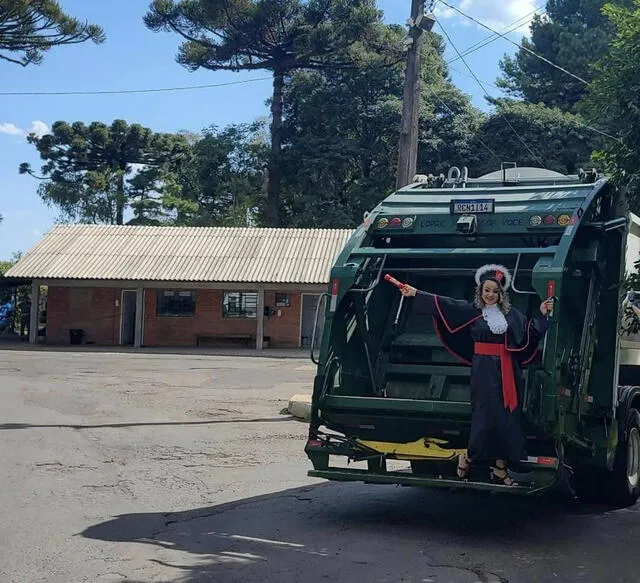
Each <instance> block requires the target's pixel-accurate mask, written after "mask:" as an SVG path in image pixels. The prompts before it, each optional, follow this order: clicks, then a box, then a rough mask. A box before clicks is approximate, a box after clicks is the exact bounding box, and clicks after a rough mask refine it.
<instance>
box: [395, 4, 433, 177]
mask: <svg viewBox="0 0 640 583" xmlns="http://www.w3.org/2000/svg"><path fill="white" fill-rule="evenodd" d="M424 5H425V0H411V17H410V18H409V20H408V21H407V24H408V25H409V35H408V36H407V38H406V40H405V46H406V47H407V68H406V72H405V77H404V92H403V95H402V122H401V127H400V145H399V148H398V174H397V177H396V188H402V187H403V186H406V185H407V184H409V182H410V181H411V180H412V179H413V177H414V176H415V174H416V165H417V162H418V122H419V112H420V64H421V56H422V33H423V32H425V31H430V30H431V29H432V28H433V25H434V24H435V22H436V19H435V17H434V16H433V15H432V14H425V13H424Z"/></svg>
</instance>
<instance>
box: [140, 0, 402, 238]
mask: <svg viewBox="0 0 640 583" xmlns="http://www.w3.org/2000/svg"><path fill="white" fill-rule="evenodd" d="M145 24H146V25H147V26H148V27H149V28H150V29H151V30H154V31H160V30H164V31H173V32H177V33H178V34H179V35H181V36H182V38H183V39H184V42H183V44H182V45H181V46H180V49H179V51H178V56H177V61H178V63H180V64H182V65H184V66H185V67H187V68H188V69H191V70H196V69H199V68H201V67H202V68H205V69H211V70H231V71H239V70H258V69H266V70H269V71H271V72H272V73H273V95H272V99H271V151H270V158H269V173H268V184H267V196H266V205H265V207H264V222H265V224H266V225H269V226H278V225H280V224H281V216H280V211H281V200H280V198H281V182H282V160H281V158H282V107H283V91H284V87H285V82H286V80H287V78H288V77H289V76H290V75H291V74H292V73H293V72H295V71H299V70H309V69H315V70H326V69H328V68H340V67H349V68H357V67H358V65H359V57H360V54H361V52H362V49H363V47H371V46H374V47H375V48H377V49H378V52H377V54H379V55H380V59H379V60H380V61H383V62H386V61H388V60H389V59H390V58H391V59H392V58H393V54H391V51H390V48H389V47H388V46H386V45H385V43H384V40H385V37H384V34H383V32H384V30H385V27H384V26H383V25H382V22H381V14H380V12H379V11H378V10H377V9H376V3H375V0H154V1H153V2H152V3H151V6H150V10H149V12H148V14H147V15H146V16H145Z"/></svg>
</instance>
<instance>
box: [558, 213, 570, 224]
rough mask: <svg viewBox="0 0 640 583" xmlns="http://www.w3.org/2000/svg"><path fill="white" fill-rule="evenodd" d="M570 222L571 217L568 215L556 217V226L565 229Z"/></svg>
mask: <svg viewBox="0 0 640 583" xmlns="http://www.w3.org/2000/svg"><path fill="white" fill-rule="evenodd" d="M570 221H571V217H570V216H569V215H560V216H559V217H558V224H559V225H560V226H561V227H566V226H567V225H568V224H569V222H570Z"/></svg>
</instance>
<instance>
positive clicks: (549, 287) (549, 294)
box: [547, 279, 556, 317]
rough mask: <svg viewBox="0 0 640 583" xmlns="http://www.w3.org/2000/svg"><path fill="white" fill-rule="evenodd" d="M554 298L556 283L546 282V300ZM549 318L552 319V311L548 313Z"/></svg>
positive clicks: (552, 281) (551, 280)
mask: <svg viewBox="0 0 640 583" xmlns="http://www.w3.org/2000/svg"><path fill="white" fill-rule="evenodd" d="M555 296H556V282H555V281H554V280H553V279H550V280H549V281H547V299H548V300H550V299H552V298H555ZM549 316H550V317H553V310H551V311H550V312H549Z"/></svg>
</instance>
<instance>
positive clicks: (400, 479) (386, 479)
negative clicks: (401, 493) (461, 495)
mask: <svg viewBox="0 0 640 583" xmlns="http://www.w3.org/2000/svg"><path fill="white" fill-rule="evenodd" d="M308 475H309V476H310V477H312V478H323V479H325V480H332V481H337V482H364V483H367V484H394V485H400V486H415V487H419V488H446V489H450V490H476V491H484V492H499V493H501V494H502V493H504V494H514V495H520V496H539V495H541V494H543V493H544V492H546V491H548V490H550V489H551V488H553V487H554V486H555V485H556V484H557V481H558V478H557V477H558V475H557V474H556V473H550V474H549V477H548V478H547V479H546V480H545V482H544V483H541V482H536V483H534V484H530V485H527V486H524V485H523V486H501V485H497V484H491V483H489V482H473V481H462V480H456V479H447V478H436V477H426V476H416V475H413V474H411V473H409V472H385V473H380V474H378V473H373V472H370V471H368V470H357V469H342V468H328V469H326V470H310V471H309V472H308Z"/></svg>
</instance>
